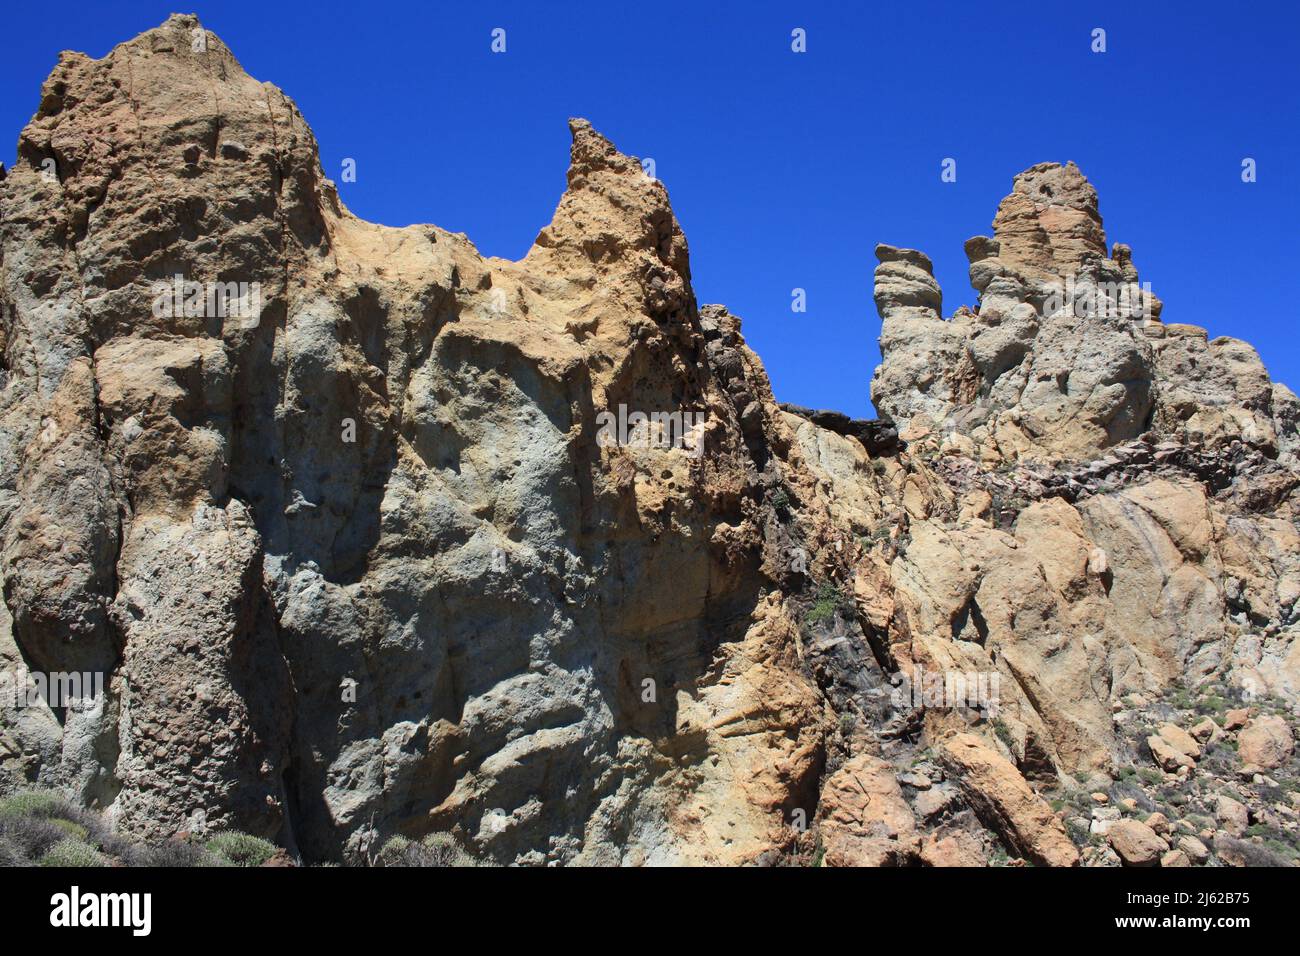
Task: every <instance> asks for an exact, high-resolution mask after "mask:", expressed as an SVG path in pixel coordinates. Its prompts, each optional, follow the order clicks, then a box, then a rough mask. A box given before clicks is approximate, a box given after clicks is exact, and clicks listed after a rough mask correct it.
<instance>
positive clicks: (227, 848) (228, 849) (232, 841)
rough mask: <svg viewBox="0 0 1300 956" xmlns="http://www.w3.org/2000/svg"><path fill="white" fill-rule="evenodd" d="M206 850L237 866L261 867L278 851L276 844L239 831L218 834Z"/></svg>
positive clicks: (207, 845)
mask: <svg viewBox="0 0 1300 956" xmlns="http://www.w3.org/2000/svg"><path fill="white" fill-rule="evenodd" d="M206 848H207V850H208V852H209V853H212V854H214V855H215V856H218V857H220V858H221V859H223V860H225V861H227V862H228V863H232V864H234V865H235V866H261V865H262V864H263V863H265V862H266V861H267V860H269V859H271V857H273V856H274V855H275V851H276V846H275V844H274V843H271V842H269V841H267V840H263V839H262V838H261V837H255V836H252V835H251V834H248V833H240V832H239V831H238V830H227V831H226V832H225V833H218V834H217V835H216V836H214V837H213V838H212V839H211V840H209V841H208V842H207V844H206Z"/></svg>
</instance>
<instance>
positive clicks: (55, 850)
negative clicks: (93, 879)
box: [41, 837, 108, 867]
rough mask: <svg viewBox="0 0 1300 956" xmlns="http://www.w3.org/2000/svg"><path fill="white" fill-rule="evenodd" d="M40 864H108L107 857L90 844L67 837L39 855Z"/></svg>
mask: <svg viewBox="0 0 1300 956" xmlns="http://www.w3.org/2000/svg"><path fill="white" fill-rule="evenodd" d="M41 866H76V867H87V866H108V858H107V857H105V856H104V855H103V854H102V853H100V852H99V851H98V850H96V849H95V848H94V847H93V846H91V845H90V844H88V843H82V842H81V841H80V840H74V839H73V838H72V837H68V838H67V839H64V840H60V841H59V842H58V843H56V844H54V846H52V847H51V848H50V850H49V852H47V853H46V854H45V855H44V856H43V857H41Z"/></svg>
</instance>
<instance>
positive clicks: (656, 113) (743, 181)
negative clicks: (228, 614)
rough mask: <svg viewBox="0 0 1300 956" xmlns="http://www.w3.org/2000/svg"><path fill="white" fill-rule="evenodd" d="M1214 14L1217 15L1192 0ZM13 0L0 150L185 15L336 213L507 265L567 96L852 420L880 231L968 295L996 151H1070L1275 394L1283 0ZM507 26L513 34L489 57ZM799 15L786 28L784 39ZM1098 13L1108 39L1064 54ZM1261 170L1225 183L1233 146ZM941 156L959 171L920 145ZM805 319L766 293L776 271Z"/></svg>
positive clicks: (779, 347) (7, 155)
mask: <svg viewBox="0 0 1300 956" xmlns="http://www.w3.org/2000/svg"><path fill="white" fill-rule="evenodd" d="M1215 6H1217V9H1215ZM296 7H298V4H289V3H284V2H266V0H262V2H256V3H253V2H243V0H239V2H220V3H215V2H213V3H196V2H194V0H185V2H184V3H182V4H177V3H175V2H173V3H155V2H132V3H125V2H93V3H60V4H57V5H54V6H51V5H48V4H37V3H11V4H8V5H7V6H6V7H5V10H4V14H3V19H4V39H3V40H0V138H3V139H5V140H7V144H6V145H5V146H4V148H3V151H0V158H2V159H4V161H5V162H6V163H11V162H12V160H13V156H14V144H15V143H16V141H17V137H18V132H19V130H20V129H21V128H22V126H23V125H24V124H25V123H26V122H27V120H28V119H29V118H30V117H31V114H32V113H33V112H34V111H35V108H36V104H37V101H38V92H39V89H40V85H41V82H42V81H43V79H44V78H45V76H46V75H47V74H48V72H49V70H50V69H51V67H52V66H53V64H54V62H55V58H56V56H57V53H58V51H59V50H62V49H75V50H81V51H84V52H86V53H89V54H90V55H92V56H102V55H104V54H105V53H106V52H107V51H108V50H109V49H110V48H111V47H112V46H113V45H114V44H116V43H117V42H120V41H122V40H125V39H127V38H129V37H131V36H134V35H135V34H136V33H138V32H140V31H142V30H145V29H147V28H149V27H151V26H155V25H157V24H158V23H160V22H162V21H163V20H164V19H165V18H166V16H167V14H168V13H170V12H172V11H173V10H178V12H196V13H198V14H199V16H200V18H201V19H202V20H203V22H204V24H205V26H207V27H208V28H209V29H211V30H214V31H215V32H216V33H217V34H218V35H219V36H220V37H221V38H222V39H223V40H225V42H226V43H227V44H228V45H229V46H230V47H231V48H232V49H233V50H234V51H235V54H236V56H237V57H238V58H239V59H240V61H241V62H242V63H243V65H244V68H245V69H247V70H248V71H249V72H250V73H251V74H252V75H253V76H255V77H257V78H258V79H261V80H269V81H271V82H272V83H275V84H276V85H277V86H279V87H281V88H282V89H284V90H285V92H287V93H288V94H289V96H291V97H293V98H294V99H295V100H296V101H297V103H298V105H299V107H300V108H301V110H302V112H303V114H304V115H305V116H306V118H307V120H308V122H309V123H310V124H311V125H312V128H313V129H314V130H315V132H316V136H317V138H318V140H319V141H320V146H321V159H322V163H323V165H324V167H325V171H326V174H327V175H329V176H331V177H332V178H335V179H336V180H337V179H338V178H339V169H340V163H341V161H342V159H343V158H344V157H353V158H355V159H356V161H357V166H358V181H357V182H356V183H340V190H341V193H342V196H343V199H344V201H345V202H346V203H347V204H348V206H349V207H350V208H351V209H352V210H353V212H355V213H356V214H357V215H359V216H362V217H365V218H367V219H371V220H374V221H378V222H383V223H389V224H392V225H405V224H408V223H412V222H433V223H437V224H438V225H439V226H442V227H444V228H446V229H450V230H453V231H463V232H465V233H468V235H469V236H470V238H471V239H472V240H473V241H474V242H475V243H476V244H477V246H478V248H479V249H480V250H481V251H482V252H483V253H484V254H487V255H497V256H504V257H508V258H518V257H520V256H522V255H523V254H524V252H525V251H526V250H527V249H528V247H529V245H530V244H531V242H532V240H533V238H534V237H535V235H536V234H537V231H538V229H539V228H540V227H541V226H543V225H545V224H546V222H548V221H549V219H550V217H551V213H552V212H553V210H554V208H555V204H556V202H557V200H558V199H559V196H560V194H561V192H562V190H563V188H564V171H565V167H566V165H567V161H568V131H567V128H566V125H565V120H566V119H567V117H569V116H585V117H587V118H588V119H590V120H591V121H592V123H593V124H595V126H596V128H597V129H600V130H601V131H602V132H604V133H605V134H606V135H607V136H609V137H610V138H611V139H612V140H613V141H614V142H615V143H616V144H617V145H618V147H619V148H620V149H622V150H623V151H624V152H627V153H631V154H634V155H637V156H643V157H644V156H650V157H653V158H654V160H655V163H656V172H657V174H658V176H659V178H660V179H662V180H663V181H664V182H665V184H666V185H667V186H668V190H669V193H670V195H671V196H672V201H673V206H674V209H675V210H676V212H677V216H678V218H679V219H680V220H681V222H682V225H683V227H684V229H685V230H686V234H687V237H688V239H689V241H690V246H691V259H692V270H693V273H694V279H695V289H696V292H697V294H698V296H699V299H700V301H701V302H723V303H725V304H727V305H728V306H729V307H730V308H731V310H732V311H733V312H735V313H736V314H738V315H740V316H742V317H743V318H744V331H745V334H746V336H747V338H748V340H749V342H750V344H751V346H753V347H754V348H755V349H756V350H757V351H758V353H759V354H760V355H761V356H762V357H763V359H764V361H765V362H766V364H767V367H768V370H769V372H770V373H771V376H772V381H773V385H774V387H775V389H776V393H777V397H778V398H780V399H782V400H785V401H793V402H798V403H801V404H805V405H813V406H818V407H834V408H839V409H842V410H845V411H848V412H851V413H853V414H856V415H869V414H872V413H871V406H870V400H869V397H868V387H869V379H870V375H871V371H872V369H873V368H874V366H875V364H876V362H877V360H878V352H877V349H876V336H877V335H878V334H879V329H880V323H879V319H878V318H877V316H876V312H875V308H874V306H873V305H872V302H871V274H872V270H873V268H874V266H875V258H874V256H873V255H872V249H873V247H874V246H875V244H876V243H877V242H881V241H884V242H889V243H892V244H895V245H905V246H911V247H914V248H919V249H922V250H924V251H925V252H927V253H928V254H929V255H930V257H931V258H932V259H933V260H934V262H935V266H936V273H937V276H938V278H939V281H940V283H941V284H942V286H943V289H944V312H945V314H950V313H951V312H952V310H953V309H955V308H956V307H957V306H958V305H960V304H961V303H963V302H968V303H973V300H974V293H973V292H972V291H971V289H970V284H969V281H968V278H967V272H966V259H965V256H964V254H963V253H962V242H963V241H964V240H965V239H966V238H968V237H969V236H973V235H976V234H981V233H985V234H987V233H988V232H990V222H991V221H992V217H993V213H994V210H995V209H996V205H997V202H998V200H999V199H1000V198H1001V197H1002V196H1003V195H1004V194H1006V193H1007V192H1008V191H1009V190H1010V187H1011V178H1012V176H1013V175H1014V174H1015V173H1016V172H1018V171H1019V170H1021V169H1023V168H1025V167H1026V166H1029V165H1032V164H1033V163H1036V162H1042V161H1046V160H1056V161H1062V162H1063V161H1065V160H1069V159H1072V160H1074V161H1075V162H1077V163H1078V164H1079V165H1080V167H1082V169H1083V171H1084V173H1085V174H1086V175H1087V176H1088V177H1089V178H1090V179H1091V180H1092V182H1093V184H1094V185H1095V186H1096V187H1097V189H1098V190H1099V192H1100V194H1101V211H1102V215H1103V217H1104V219H1105V223H1106V232H1107V238H1108V239H1109V240H1110V241H1120V242H1126V243H1128V244H1130V245H1131V246H1132V247H1133V251H1134V261H1135V263H1136V264H1137V266H1138V268H1139V270H1140V271H1141V274H1142V278H1143V280H1144V281H1150V282H1151V283H1152V287H1153V289H1154V290H1155V292H1156V294H1158V295H1159V296H1161V297H1162V298H1163V299H1164V301H1165V314H1164V318H1165V320H1166V321H1167V322H1191V323H1194V324H1197V325H1203V326H1205V327H1207V328H1208V329H1209V330H1210V333H1211V335H1235V336H1238V337H1240V338H1244V339H1247V340H1249V341H1250V342H1252V343H1253V344H1254V345H1255V346H1256V348H1258V349H1259V351H1260V354H1261V355H1262V357H1263V359H1264V361H1265V363H1266V364H1267V366H1268V368H1269V371H1270V372H1271V373H1272V375H1273V377H1274V378H1276V379H1279V380H1282V381H1286V382H1287V383H1288V384H1290V385H1292V386H1293V387H1296V388H1300V347H1297V344H1296V343H1297V340H1298V338H1300V330H1298V329H1297V327H1296V326H1297V319H1298V318H1300V314H1298V313H1300V309H1298V307H1297V302H1298V301H1300V183H1298V181H1297V174H1296V171H1297V169H1300V14H1297V13H1296V12H1295V5H1294V4H1282V3H1277V4H1272V3H1259V2H1253V3H1248V4H1235V5H1223V4H1218V5H1210V4H1198V3H1190V2H1186V0H1183V2H1177V3H1157V2H1145V0H1144V2H1136V0H1129V2H1127V3H1067V2H1065V0H1036V2H1032V3H996V2H993V3H987V2H986V3H978V4H974V3H972V4H960V5H959V4H955V3H923V2H917V0H908V2H890V3H865V2H864V3H843V4H831V3H807V2H801V3H766V2H753V3H734V4H705V3H703V2H693V3H692V2H681V3H679V2H667V0H653V2H636V3H610V2H603V3H585V4H581V5H580V4H576V3H575V4H567V3H559V2H545V3H543V2H534V3H490V2H456V3H443V2H436V0H433V2H420V0H417V2H403V3H381V2H370V3H365V2H316V3H312V4H310V5H308V4H303V5H302V11H301V12H299V11H297V10H296V9H295V8H296ZM494 27H503V28H505V29H506V31H507V34H506V37H507V52H506V53H505V54H503V55H494V54H492V53H491V52H490V49H489V45H490V40H491V37H490V33H491V30H492V29H493V28H494ZM795 27H802V28H804V29H805V30H806V31H807V36H808V52H807V53H804V54H795V53H793V52H791V50H790V31H791V30H792V29H793V28H795ZM1094 27H1103V28H1105V29H1106V31H1107V46H1108V51H1107V52H1106V53H1104V54H1094V53H1092V52H1091V50H1090V44H1091V38H1090V33H1091V30H1092V29H1093V28H1094ZM1247 156H1249V157H1253V158H1254V159H1255V160H1256V161H1257V163H1258V182H1256V183H1254V184H1250V185H1247V184H1243V183H1242V182H1241V178H1240V171H1241V160H1242V158H1243V157H1247ZM945 157H954V158H955V159H956V160H957V164H958V165H957V172H958V178H957V182H956V183H953V184H945V183H942V182H941V181H940V177H939V173H940V163H941V161H942V160H943V158H945ZM796 286H797V287H802V288H804V289H806V290H807V296H808V311H807V312H806V313H804V314H794V313H792V312H791V310H790V295H791V289H792V288H794V287H796Z"/></svg>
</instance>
